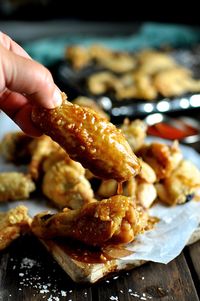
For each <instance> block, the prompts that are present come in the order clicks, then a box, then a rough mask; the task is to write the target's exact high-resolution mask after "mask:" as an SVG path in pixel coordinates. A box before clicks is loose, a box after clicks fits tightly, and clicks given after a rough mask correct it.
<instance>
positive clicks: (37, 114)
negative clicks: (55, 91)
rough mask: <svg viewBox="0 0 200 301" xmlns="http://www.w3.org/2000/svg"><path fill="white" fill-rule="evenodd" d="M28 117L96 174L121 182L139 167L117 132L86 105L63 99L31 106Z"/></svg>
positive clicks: (121, 136)
mask: <svg viewBox="0 0 200 301" xmlns="http://www.w3.org/2000/svg"><path fill="white" fill-rule="evenodd" d="M32 119H33V121H34V123H35V124H36V126H37V127H38V128H40V129H41V130H42V131H43V132H45V134H47V135H49V136H50V137H51V138H52V139H53V140H55V141H56V142H57V143H58V144H60V145H61V146H62V147H63V148H64V149H65V150H66V151H67V153H68V154H69V156H70V158H71V159H73V160H75V161H79V162H80V163H81V164H82V165H83V166H84V167H85V168H88V169H89V170H90V171H91V172H92V173H93V174H94V175H96V176H98V177H101V178H105V179H107V178H109V179H110V178H113V179H116V180H117V181H125V180H128V179H129V178H130V177H132V176H134V175H135V174H137V172H138V171H139V170H140V166H139V163H138V160H137V158H136V156H135V155H134V154H133V152H132V150H131V148H130V146H129V144H128V142H127V141H126V139H125V137H124V136H123V135H122V133H121V131H120V130H118V129H117V128H116V127H115V126H114V125H113V124H111V123H109V122H108V121H107V120H106V119H105V118H102V117H100V116H99V115H98V114H97V113H96V112H94V111H92V110H90V109H89V108H83V107H80V106H78V105H73V104H72V103H70V102H68V101H66V100H65V101H63V104H62V105H61V106H60V107H58V108H55V109H52V110H47V109H44V108H41V107H35V108H34V109H33V112H32Z"/></svg>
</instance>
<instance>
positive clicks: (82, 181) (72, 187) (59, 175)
mask: <svg viewBox="0 0 200 301" xmlns="http://www.w3.org/2000/svg"><path fill="white" fill-rule="evenodd" d="M70 161H72V160H70ZM72 162H73V161H72ZM74 163H75V164H78V163H77V162H74ZM42 190H43V193H44V195H46V196H47V197H48V198H49V199H50V200H51V201H53V203H54V204H55V205H56V206H57V207H58V208H64V207H68V208H71V209H77V208H80V207H82V206H83V204H86V203H89V202H91V201H92V199H93V197H94V195H93V190H92V188H91V185H90V183H89V181H88V180H87V179H86V178H85V177H84V174H83V173H80V172H79V170H77V168H76V166H73V165H68V164H67V162H65V161H59V162H57V163H56V164H54V165H53V166H52V167H51V168H49V169H48V170H47V171H46V173H45V175H44V178H43V183H42Z"/></svg>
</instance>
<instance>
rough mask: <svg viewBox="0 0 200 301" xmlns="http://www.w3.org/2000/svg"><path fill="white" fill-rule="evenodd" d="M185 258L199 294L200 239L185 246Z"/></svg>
mask: <svg viewBox="0 0 200 301" xmlns="http://www.w3.org/2000/svg"><path fill="white" fill-rule="evenodd" d="M185 253H186V258H187V262H188V265H189V267H190V269H191V273H192V276H193V279H194V284H195V286H196V289H197V292H198V294H199V296H200V241H198V242H196V243H194V244H192V245H191V246H189V247H187V248H186V251H185Z"/></svg>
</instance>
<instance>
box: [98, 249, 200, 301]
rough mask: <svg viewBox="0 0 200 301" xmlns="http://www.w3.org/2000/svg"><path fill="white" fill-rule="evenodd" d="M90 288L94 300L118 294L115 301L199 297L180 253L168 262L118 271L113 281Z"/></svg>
mask: <svg viewBox="0 0 200 301" xmlns="http://www.w3.org/2000/svg"><path fill="white" fill-rule="evenodd" d="M94 287H96V288H97V290H98V293H97V298H96V299H95V301H96V300H99V301H107V300H111V299H110V298H111V296H113V297H118V300H119V301H129V300H152V301H154V300H155V301H158V300H161V301H170V300H173V301H196V300H199V298H198V296H197V292H196V290H195V287H194V283H193V280H192V278H191V274H190V271H189V268H188V266H187V263H186V260H185V258H184V256H183V255H182V254H181V255H180V256H179V257H178V258H177V259H175V260H173V261H172V262H171V263H169V264H168V265H163V264H156V263H147V264H145V265H144V266H141V267H139V268H136V269H134V270H132V271H131V272H128V273H127V272H126V273H123V274H121V276H120V277H119V278H118V279H117V280H112V281H110V282H107V283H106V281H104V282H103V283H102V284H99V285H96V286H94ZM141 298H143V299H141ZM145 298H146V299H145Z"/></svg>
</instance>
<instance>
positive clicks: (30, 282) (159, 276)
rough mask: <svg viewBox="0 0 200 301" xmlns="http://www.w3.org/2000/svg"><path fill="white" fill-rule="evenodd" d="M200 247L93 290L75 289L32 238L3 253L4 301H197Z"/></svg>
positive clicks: (0, 289)
mask: <svg viewBox="0 0 200 301" xmlns="http://www.w3.org/2000/svg"><path fill="white" fill-rule="evenodd" d="M199 259H200V242H197V243H195V244H193V245H191V246H189V247H186V248H185V249H184V251H183V252H182V253H181V254H180V255H179V256H178V257H177V258H176V259H175V260H173V261H172V262H170V263H169V264H167V265H163V264H156V263H147V264H145V265H143V266H141V267H139V268H136V269H134V270H132V271H128V272H123V273H120V274H118V275H113V276H112V277H110V278H108V279H107V280H103V281H101V282H99V283H97V284H94V285H83V284H82V285H80V284H79V285H77V284H75V283H74V282H73V281H72V280H71V279H70V278H69V277H68V276H67V275H66V273H65V272H63V270H62V269H61V268H60V267H59V266H58V264H57V263H56V262H54V261H53V260H52V257H51V256H50V255H49V254H48V253H47V252H46V250H45V249H44V247H43V246H42V245H41V243H40V242H39V241H38V240H37V239H36V238H34V237H32V236H28V235H27V236H25V237H22V238H20V239H18V240H17V241H15V242H14V243H13V244H12V245H11V246H10V247H9V248H8V249H7V250H5V251H4V252H3V253H1V256H0V262H1V268H0V300H3V301H7V300H10V301H25V300H26V301H32V300H34V301H41V300H48V301H54V300H55V301H62V300H68V301H87V300H88V301H91V300H93V301H109V300H117V301H131V300H152V301H154V300H155V301H159V300H161V301H167V300H169V301H170V300H173V301H197V300H200V260H199Z"/></svg>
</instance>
